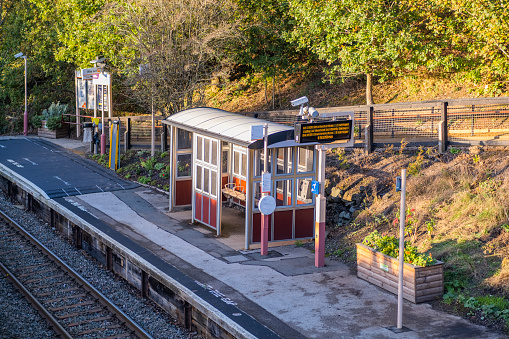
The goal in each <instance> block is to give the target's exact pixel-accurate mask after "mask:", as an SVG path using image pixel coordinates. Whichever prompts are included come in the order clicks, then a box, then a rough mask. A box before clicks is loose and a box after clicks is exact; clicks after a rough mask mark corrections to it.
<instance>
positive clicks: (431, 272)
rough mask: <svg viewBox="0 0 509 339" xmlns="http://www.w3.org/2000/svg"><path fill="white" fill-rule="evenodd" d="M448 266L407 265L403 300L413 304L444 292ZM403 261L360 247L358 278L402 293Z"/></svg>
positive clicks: (404, 274) (404, 276)
mask: <svg viewBox="0 0 509 339" xmlns="http://www.w3.org/2000/svg"><path fill="white" fill-rule="evenodd" d="M443 266H444V263H443V262H441V261H438V262H437V263H436V264H435V265H432V266H427V267H420V266H414V265H412V264H407V263H405V266H404V268H403V298H405V299H406V300H408V301H411V302H413V303H420V302H423V301H429V300H433V299H435V298H436V297H439V296H442V295H443V293H444V269H443V268H444V267H443ZM398 275H399V260H398V259H396V258H393V257H390V256H388V255H385V254H383V253H380V252H377V251H375V250H373V249H372V248H371V247H368V246H365V245H363V244H357V277H359V278H361V279H363V280H366V281H369V282H370V283H372V284H375V285H376V286H378V287H381V288H383V289H384V290H386V291H389V292H391V293H394V294H398Z"/></svg>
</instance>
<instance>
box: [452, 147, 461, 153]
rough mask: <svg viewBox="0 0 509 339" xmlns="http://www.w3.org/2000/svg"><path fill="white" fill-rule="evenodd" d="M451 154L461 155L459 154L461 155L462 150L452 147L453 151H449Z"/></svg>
mask: <svg viewBox="0 0 509 339" xmlns="http://www.w3.org/2000/svg"><path fill="white" fill-rule="evenodd" d="M449 152H450V153H451V154H459V153H461V149H459V148H454V147H451V149H450V150H449Z"/></svg>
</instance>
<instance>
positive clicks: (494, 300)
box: [458, 295, 509, 322]
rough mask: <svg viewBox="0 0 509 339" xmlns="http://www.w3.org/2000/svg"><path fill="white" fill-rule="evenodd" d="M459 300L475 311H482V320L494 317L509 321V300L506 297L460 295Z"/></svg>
mask: <svg viewBox="0 0 509 339" xmlns="http://www.w3.org/2000/svg"><path fill="white" fill-rule="evenodd" d="M458 301H459V302H460V303H462V304H463V306H465V307H466V308H469V309H471V310H472V311H473V312H480V313H481V320H484V319H485V318H493V319H503V320H504V321H505V322H509V301H508V300H507V299H505V298H502V297H494V296H491V295H488V296H482V297H469V298H467V297H464V296H459V297H458ZM471 314H473V313H471Z"/></svg>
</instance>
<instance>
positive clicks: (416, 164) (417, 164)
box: [407, 146, 424, 176]
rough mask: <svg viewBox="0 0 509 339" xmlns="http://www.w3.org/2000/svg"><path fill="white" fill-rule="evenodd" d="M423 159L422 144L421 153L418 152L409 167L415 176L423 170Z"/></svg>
mask: <svg viewBox="0 0 509 339" xmlns="http://www.w3.org/2000/svg"><path fill="white" fill-rule="evenodd" d="M423 161H424V148H423V147H422V146H421V147H419V153H418V154H417V157H416V158H415V160H414V161H413V162H411V163H409V164H408V169H407V171H408V174H409V175H413V176H416V175H419V173H420V172H421V168H422V163H423Z"/></svg>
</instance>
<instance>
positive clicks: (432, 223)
mask: <svg viewBox="0 0 509 339" xmlns="http://www.w3.org/2000/svg"><path fill="white" fill-rule="evenodd" d="M424 225H425V226H426V229H427V230H428V236H429V237H430V238H431V236H432V235H433V232H434V231H435V226H436V225H437V223H436V221H435V219H430V220H428V221H426V222H425V223H424Z"/></svg>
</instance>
